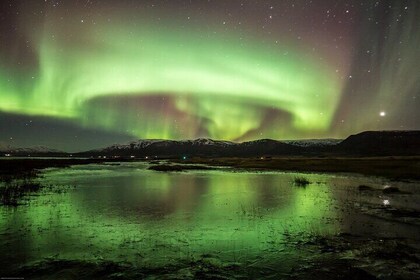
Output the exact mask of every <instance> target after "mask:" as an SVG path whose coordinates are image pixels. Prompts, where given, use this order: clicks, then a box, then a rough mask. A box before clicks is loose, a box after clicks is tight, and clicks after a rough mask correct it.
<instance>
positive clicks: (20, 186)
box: [0, 158, 102, 206]
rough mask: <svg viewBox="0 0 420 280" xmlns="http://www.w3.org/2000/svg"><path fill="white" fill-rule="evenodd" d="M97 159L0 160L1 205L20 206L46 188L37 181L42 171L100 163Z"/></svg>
mask: <svg viewBox="0 0 420 280" xmlns="http://www.w3.org/2000/svg"><path fill="white" fill-rule="evenodd" d="M100 162H102V161H99V160H96V159H58V158H57V159H41V158H31V159H29V158H21V159H10V160H9V159H7V160H0V205H5V206H18V205H20V204H23V203H22V201H23V200H24V199H25V197H27V196H28V195H29V194H31V193H36V192H39V191H40V190H42V189H43V188H45V186H44V185H42V184H40V183H39V182H37V181H36V180H35V179H36V178H37V177H39V173H40V171H41V170H42V169H45V168H50V167H58V168H64V167H69V166H70V165H75V164H90V163H100Z"/></svg>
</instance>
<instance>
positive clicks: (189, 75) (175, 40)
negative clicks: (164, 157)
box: [0, 1, 420, 149]
mask: <svg viewBox="0 0 420 280" xmlns="http://www.w3.org/2000/svg"><path fill="white" fill-rule="evenodd" d="M42 2H43V1H42ZM105 2H106V1H105ZM105 2H104V3H99V2H98V3H96V4H92V3H93V2H92V3H90V2H89V1H88V4H89V3H90V4H89V5H92V6H91V7H90V6H89V5H88V4H81V3H79V2H77V3H76V4H74V3H73V2H71V3H70V2H66V1H63V2H60V5H58V4H57V5H55V4H53V3H52V2H51V3H50V2H49V1H48V2H47V3H35V2H33V3H32V2H31V3H29V2H26V1H22V3H21V5H20V6H19V5H17V6H18V8H16V9H17V11H18V12H16V13H12V14H13V15H14V16H13V18H12V20H11V21H12V22H13V25H12V26H13V27H14V29H13V30H14V31H13V32H12V33H10V34H6V33H4V34H5V35H7V36H8V37H7V36H6V37H4V38H6V39H8V40H9V41H8V44H6V45H3V46H1V50H2V53H1V56H0V113H2V114H9V116H13V114H17V115H19V116H28V121H27V122H29V120H31V118H35V117H45V118H47V119H50V120H62V121H65V122H67V123H71V124H74V126H75V127H80V128H86V129H91V130H92V129H99V130H101V131H105V132H107V133H108V132H109V133H114V134H115V135H117V134H118V135H126V136H129V137H131V138H160V139H187V138H190V139H191V138H198V137H210V138H214V139H225V140H234V141H244V140H253V139H257V138H274V139H291V138H314V137H340V138H341V137H346V136H348V134H350V133H356V132H360V131H361V130H368V129H373V130H374V129H416V128H417V126H418V123H417V122H416V121H415V119H416V116H418V110H417V109H416V108H417V107H416V106H417V105H416V104H418V100H419V99H418V98H417V94H418V88H419V76H418V75H417V74H416V67H417V65H416V61H418V58H419V54H418V52H417V51H416V49H417V46H418V44H419V43H420V33H419V32H418V31H417V30H418V29H416V26H418V24H417V21H416V19H417V18H418V15H419V14H420V7H419V5H418V4H416V3H414V2H407V3H408V4H407V3H405V2H404V3H400V4H393V5H391V4H390V5H389V6H386V3H384V4H381V5H380V6H379V7H378V6H377V5H376V4H375V3H374V2H372V3H370V2H369V3H368V4H366V6H364V8H360V9H355V11H354V13H350V12H348V13H347V12H345V10H344V11H343V13H342V14H341V13H340V9H341V8H342V7H341V4H340V5H338V6H337V4H335V7H336V8H335V9H336V10H335V14H336V18H334V19H331V18H329V16H328V15H327V16H326V19H324V20H323V21H321V19H323V18H321V17H320V18H318V17H316V16H315V15H320V14H322V15H323V16H324V14H325V11H324V8H325V9H327V8H328V7H329V6H328V5H327V6H328V7H323V5H321V4H319V5H318V6H316V7H315V6H314V7H313V9H312V10H308V11H306V12H305V13H307V14H301V13H303V10H302V11H298V10H295V11H294V12H291V11H290V10H288V8H287V7H288V6H287V5H288V4H287V3H283V4H281V5H280V4H279V5H278V7H279V9H280V8H281V9H280V14H281V15H282V16H274V17H271V18H269V20H272V21H273V22H272V23H269V22H268V19H267V17H266V15H265V14H264V13H265V12H262V11H260V10H258V9H259V6H258V5H256V6H253V5H254V4H252V3H248V5H249V7H248V8H246V9H245V8H244V11H246V12H247V13H249V14H248V15H247V16H245V15H244V14H240V13H241V12H240V11H236V10H235V11H231V13H229V14H228V15H229V17H231V19H230V20H229V21H228V22H225V21H224V20H225V19H224V14H223V13H222V12H220V11H219V10H220V9H221V6H220V5H219V4H217V3H213V4H211V3H208V5H209V7H207V8H206V9H209V11H213V10H212V9H215V10H214V11H219V12H220V14H219V12H216V13H214V14H212V13H210V12H209V13H203V12H202V10H201V12H198V11H197V9H196V8H197V7H199V8H200V9H201V7H200V5H199V4H198V3H197V4H196V5H197V7H196V6H195V5H192V7H189V8H188V9H184V8H183V6H182V5H181V6H178V5H176V4H173V5H172V4H167V5H163V6H160V7H159V8H156V7H155V6H154V4H153V5H150V3H149V2H145V3H141V4H139V5H138V6H139V7H137V6H136V5H134V4H133V3H131V4H129V3H128V2H127V3H126V2H124V1H123V2H121V3H119V4H114V3H113V4H112V5H111V4H110V3H108V2H106V3H105ZM107 3H108V4H107ZM235 3H236V2H235ZM133 5H134V6H136V7H137V8H134V6H133ZM212 5H213V6H212ZM226 5H227V4H226ZM232 5H234V2H232ZM274 6H275V7H277V6H276V5H274ZM382 6H383V7H382ZM11 7H12V6H11ZM384 7H387V8H386V9H387V11H388V9H389V12H386V16H382V12H383V11H382V10H381V9H382V8H384ZM247 9H248V10H247ZM252 9H257V10H256V11H255V13H262V14H264V20H261V18H260V15H259V14H258V15H255V17H252V16H251V14H252V13H253V10H252ZM273 9H274V8H273ZM384 9H385V8H384ZM39 10H41V11H43V13H42V14H41V13H39V12H36V11H39ZM269 10H271V8H270V9H269ZM11 11H13V10H11ZM229 11H230V10H229ZM328 11H330V10H328ZM235 13H236V14H235ZM273 13H274V12H273ZM312 13H314V15H313V17H312V18H311V19H310V20H309V19H308V17H309V15H310V14H312ZM15 14H16V15H15ZM300 18H307V19H308V20H307V21H305V20H302V19H300ZM6 19H7V17H6ZM297 19H299V20H297ZM358 19H360V20H359V21H358ZM233 22H236V23H235V24H233ZM379 23H381V24H379ZM319 26H323V27H322V28H319ZM382 26H389V27H388V28H382ZM262 30H264V31H262ZM380 112H385V113H382V115H381V114H380ZM12 119H13V117H12ZM4 126H7V127H4ZM22 126H23V127H24V128H27V126H26V124H23V125H22ZM46 126H48V124H47V125H46ZM0 129H2V130H4V132H3V134H4V137H3V138H1V139H0V142H3V143H6V142H10V143H9V144H12V145H13V144H15V143H13V142H11V140H10V139H14V138H18V137H19V136H20V135H27V132H26V131H23V132H20V130H19V132H18V133H17V132H16V131H17V130H18V129H20V128H13V126H10V125H7V124H6V123H3V124H0ZM34 134H36V131H35V132H34ZM14 135H19V136H17V137H13V136H14ZM31 137H32V136H31ZM33 137H34V138H33V139H32V140H33V142H34V143H35V142H36V141H37V140H36V139H39V137H40V136H39V135H33ZM59 137H60V136H59V135H57V138H59ZM9 140H10V141H9ZM18 141H21V142H22V139H21V140H18ZM64 142H68V140H64ZM16 143H19V142H16ZM45 143H47V142H45ZM54 145H55V144H54ZM62 146H63V147H64V146H66V147H70V146H71V145H70V146H69V145H67V144H66V145H64V144H63V145H62ZM73 146H74V145H73ZM73 146H72V147H73ZM82 146H83V145H82V144H81V146H80V147H77V148H76V147H73V148H72V149H82V148H83V147H82ZM67 149H71V148H67Z"/></svg>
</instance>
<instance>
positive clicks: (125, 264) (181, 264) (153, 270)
mask: <svg viewBox="0 0 420 280" xmlns="http://www.w3.org/2000/svg"><path fill="white" fill-rule="evenodd" d="M147 168H148V165H147V164H145V163H121V164H115V163H114V164H91V165H83V166H74V167H71V168H66V169H49V170H46V171H45V172H44V176H43V178H40V179H39V180H40V183H42V184H46V185H53V186H56V187H55V190H54V188H46V189H45V190H44V191H42V192H40V193H38V194H37V195H36V196H32V197H30V198H29V199H28V200H26V203H25V205H20V206H18V207H5V206H3V207H1V208H0V235H1V243H0V252H1V254H0V261H1V264H2V265H1V268H0V270H1V273H0V277H11V276H15V277H25V279H46V278H48V277H49V278H50V279H92V278H97V279H103V278H109V279H124V278H125V279H138V278H150V279H155V278H163V279H168V278H169V279H185V278H187V279H188V278H200V279H204V278H208V279H213V278H221V279H235V278H239V279H240V278H244V279H246V278H266V279H279V278H280V279H281V278H284V279H314V278H316V279H375V278H379V279H416V278H417V279H418V278H419V277H420V266H419V257H420V255H419V252H420V250H419V245H418V244H419V240H420V236H419V234H418V233H419V232H420V230H419V229H420V216H419V213H420V212H419V211H420V209H419V208H420V205H419V203H418V201H419V198H420V192H419V188H420V182H418V181H407V182H397V181H390V180H389V179H383V178H378V177H365V176H358V175H354V174H352V175H350V174H302V173H280V172H235V171H232V170H230V169H223V168H221V169H218V170H197V171H188V172H178V173H161V172H156V171H152V170H147ZM298 177H299V178H301V177H304V178H306V179H307V180H308V181H309V182H310V183H309V184H308V185H306V186H299V185H297V184H295V179H296V178H298ZM57 189H58V190H60V189H64V190H65V191H57Z"/></svg>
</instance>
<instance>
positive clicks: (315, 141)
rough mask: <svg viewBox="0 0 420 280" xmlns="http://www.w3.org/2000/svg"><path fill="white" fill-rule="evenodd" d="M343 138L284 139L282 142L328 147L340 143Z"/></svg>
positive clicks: (299, 145)
mask: <svg viewBox="0 0 420 280" xmlns="http://www.w3.org/2000/svg"><path fill="white" fill-rule="evenodd" d="M341 141H343V140H342V139H302V140H283V141H282V142H284V143H286V144H290V145H293V146H298V147H326V146H334V145H337V144H339V143H340V142H341Z"/></svg>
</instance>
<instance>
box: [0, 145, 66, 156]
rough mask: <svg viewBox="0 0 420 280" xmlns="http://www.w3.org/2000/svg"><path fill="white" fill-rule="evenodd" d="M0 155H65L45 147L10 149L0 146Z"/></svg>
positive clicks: (7, 146)
mask: <svg viewBox="0 0 420 280" xmlns="http://www.w3.org/2000/svg"><path fill="white" fill-rule="evenodd" d="M0 153H5V154H10V155H25V156H27V155H48V154H65V153H64V152H62V151H59V150H55V149H50V148H48V147H45V146H33V147H12V146H10V145H4V146H0Z"/></svg>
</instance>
